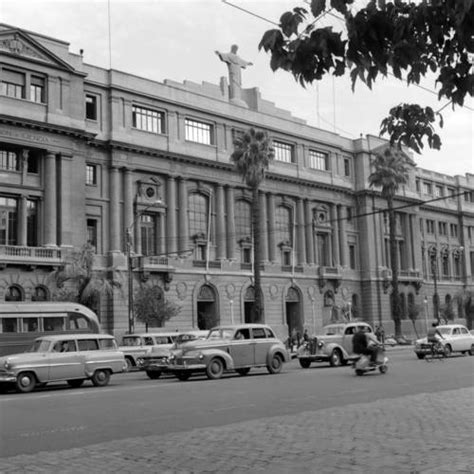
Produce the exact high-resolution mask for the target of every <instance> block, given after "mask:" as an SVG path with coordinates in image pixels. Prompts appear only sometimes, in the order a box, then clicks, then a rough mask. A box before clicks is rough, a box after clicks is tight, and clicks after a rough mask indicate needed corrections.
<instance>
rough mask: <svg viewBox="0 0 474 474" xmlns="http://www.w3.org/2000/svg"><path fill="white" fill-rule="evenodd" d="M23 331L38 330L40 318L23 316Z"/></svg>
mask: <svg viewBox="0 0 474 474" xmlns="http://www.w3.org/2000/svg"><path fill="white" fill-rule="evenodd" d="M21 321H22V326H23V332H37V331H38V330H39V329H38V318H22V320H21Z"/></svg>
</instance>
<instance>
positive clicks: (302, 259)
mask: <svg viewBox="0 0 474 474" xmlns="http://www.w3.org/2000/svg"><path fill="white" fill-rule="evenodd" d="M297 211H298V213H297V222H296V225H297V236H298V237H297V239H298V246H297V247H296V250H297V251H298V265H303V264H304V263H306V242H305V225H304V224H305V222H304V221H305V219H304V205H303V199H301V198H298V202H297Z"/></svg>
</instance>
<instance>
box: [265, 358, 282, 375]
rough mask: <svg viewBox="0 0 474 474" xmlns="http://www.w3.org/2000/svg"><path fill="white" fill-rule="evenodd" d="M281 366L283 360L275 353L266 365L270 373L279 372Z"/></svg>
mask: <svg viewBox="0 0 474 474" xmlns="http://www.w3.org/2000/svg"><path fill="white" fill-rule="evenodd" d="M282 367H283V360H282V358H281V356H280V355H279V354H275V355H274V356H273V357H272V360H271V361H270V364H269V365H267V370H268V372H270V373H271V374H278V373H280V372H281V369H282Z"/></svg>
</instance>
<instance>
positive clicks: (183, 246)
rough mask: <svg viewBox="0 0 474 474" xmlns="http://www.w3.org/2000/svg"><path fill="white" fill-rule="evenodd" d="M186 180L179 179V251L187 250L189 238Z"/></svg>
mask: <svg viewBox="0 0 474 474" xmlns="http://www.w3.org/2000/svg"><path fill="white" fill-rule="evenodd" d="M186 184H187V181H186V179H185V178H181V179H180V180H179V214H178V226H179V231H178V232H179V238H178V251H179V252H180V253H182V252H185V251H186V250H188V246H189V243H188V240H189V228H188V190H187V186H186Z"/></svg>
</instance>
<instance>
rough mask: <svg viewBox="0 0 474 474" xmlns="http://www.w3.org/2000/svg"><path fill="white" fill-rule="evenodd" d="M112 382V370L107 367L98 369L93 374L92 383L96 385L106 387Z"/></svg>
mask: <svg viewBox="0 0 474 474" xmlns="http://www.w3.org/2000/svg"><path fill="white" fill-rule="evenodd" d="M109 382H110V372H109V371H108V370H107V369H98V370H96V371H95V372H94V374H93V375H92V383H93V384H94V386H96V387H105V386H106V385H108V383H109Z"/></svg>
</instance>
